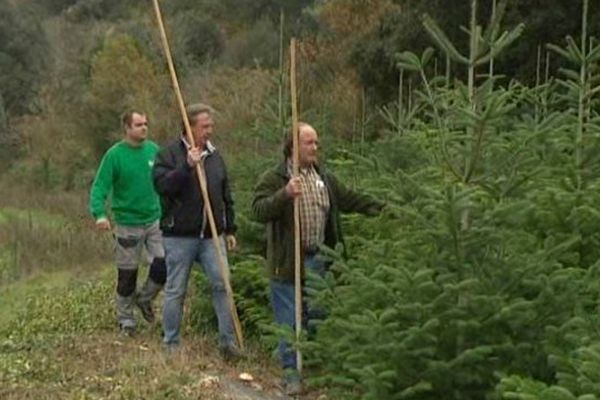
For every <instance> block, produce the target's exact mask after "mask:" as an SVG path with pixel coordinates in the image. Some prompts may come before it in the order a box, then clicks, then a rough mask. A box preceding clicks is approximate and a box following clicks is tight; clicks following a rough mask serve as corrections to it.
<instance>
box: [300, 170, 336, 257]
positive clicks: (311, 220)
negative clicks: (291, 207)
mask: <svg viewBox="0 0 600 400" xmlns="http://www.w3.org/2000/svg"><path fill="white" fill-rule="evenodd" d="M299 171H300V175H299V177H300V182H301V183H302V196H300V199H299V201H298V203H299V205H300V231H301V240H302V247H303V248H304V249H305V250H306V249H312V248H315V247H317V246H319V245H320V244H322V243H323V240H324V239H325V224H326V222H327V214H328V213H329V207H330V204H329V193H328V192H327V187H326V186H325V183H324V182H323V180H322V179H321V177H320V176H319V174H318V173H317V171H316V170H315V168H314V167H313V166H311V167H309V168H300V170H299Z"/></svg>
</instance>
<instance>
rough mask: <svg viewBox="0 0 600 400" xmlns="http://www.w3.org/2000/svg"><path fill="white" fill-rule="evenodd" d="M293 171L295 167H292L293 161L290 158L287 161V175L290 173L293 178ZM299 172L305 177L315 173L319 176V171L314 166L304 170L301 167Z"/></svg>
mask: <svg viewBox="0 0 600 400" xmlns="http://www.w3.org/2000/svg"><path fill="white" fill-rule="evenodd" d="M293 169H294V168H293V165H292V160H291V159H289V158H288V160H287V173H288V175H289V176H293V175H294V174H293ZM298 172H299V173H300V174H301V175H305V176H306V175H308V174H309V173H311V172H314V173H315V174H317V175H318V172H317V169H316V168H315V166H314V165H311V166H310V167H304V168H302V167H299V168H298Z"/></svg>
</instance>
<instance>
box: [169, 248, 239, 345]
mask: <svg viewBox="0 0 600 400" xmlns="http://www.w3.org/2000/svg"><path fill="white" fill-rule="evenodd" d="M219 242H220V245H221V254H223V255H224V256H226V254H227V252H226V249H225V240H224V239H223V237H222V236H221V237H220V238H219ZM163 243H164V247H165V261H166V264H167V282H166V284H165V304H164V308H163V330H164V338H163V342H164V343H165V344H166V345H178V344H179V343H180V341H181V337H180V333H179V331H180V327H181V318H182V315H183V302H184V299H185V293H186V291H187V285H188V280H189V277H190V271H191V269H192V265H193V264H194V261H196V262H198V263H199V264H200V265H202V267H203V268H204V273H205V274H206V276H207V277H208V280H209V282H210V286H211V289H212V302H213V307H214V309H215V313H216V314H217V320H218V321H219V345H220V346H221V347H227V346H233V345H235V336H234V330H233V318H232V315H231V312H230V309H229V300H228V298H227V292H226V291H225V282H224V280H223V277H222V276H221V270H220V267H219V261H218V258H217V257H218V255H217V252H216V249H215V246H214V245H213V239H212V238H204V239H201V238H191V237H190V238H188V237H165V238H164V239H163ZM225 264H226V266H227V268H229V266H228V265H227V257H225Z"/></svg>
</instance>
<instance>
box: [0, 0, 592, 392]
mask: <svg viewBox="0 0 600 400" xmlns="http://www.w3.org/2000/svg"><path fill="white" fill-rule="evenodd" d="M161 6H162V8H163V15H164V17H165V24H166V26H167V30H168V33H169V39H170V44H171V46H172V51H173V57H174V60H175V64H176V67H177V71H178V74H179V78H180V83H181V87H182V89H183V92H184V98H185V99H186V101H187V102H188V103H192V102H196V101H205V102H207V103H209V104H211V105H213V106H214V107H215V108H216V109H217V110H218V112H219V114H218V117H217V124H218V125H217V134H216V137H215V142H216V144H217V146H218V147H220V148H221V149H222V152H223V153H224V155H225V157H226V159H227V161H228V165H229V169H230V171H229V172H230V175H231V176H232V179H233V188H234V196H235V200H236V204H237V213H238V218H239V222H238V225H239V226H240V232H239V234H238V235H239V237H238V240H239V241H240V243H241V245H242V250H241V252H239V253H237V254H234V255H232V260H231V264H232V266H233V267H232V268H233V272H232V279H233V288H234V291H235V292H236V301H237V304H238V307H239V309H240V317H241V318H242V322H243V325H244V331H245V334H246V336H247V337H248V338H249V340H251V341H252V342H253V343H254V345H255V346H256V348H257V349H258V350H257V351H258V352H262V354H267V358H268V357H269V352H270V350H271V349H272V346H273V337H274V333H276V331H277V329H274V328H273V327H272V326H271V324H270V320H271V317H270V314H269V313H270V309H269V306H268V291H267V286H266V285H267V281H266V278H265V276H264V274H263V271H262V268H263V259H262V249H263V227H262V226H261V225H259V224H256V223H255V222H253V221H252V220H251V218H250V203H251V198H252V187H253V184H254V183H255V181H256V177H257V176H258V175H259V174H260V173H261V172H262V171H263V170H264V169H265V168H266V167H267V166H269V165H271V164H272V163H273V162H274V161H275V160H277V159H279V158H280V155H281V151H280V143H281V138H282V135H283V134H284V133H285V132H286V129H287V126H288V125H289V113H290V112H289V109H290V106H289V101H290V100H289V93H288V86H289V83H288V76H287V74H288V72H287V71H288V68H289V66H288V65H287V64H288V62H287V58H288V55H287V47H288V44H289V40H290V38H291V37H296V38H297V39H298V46H299V48H298V55H297V58H298V66H297V68H298V86H299V99H298V100H299V109H300V116H301V119H302V120H305V121H307V122H310V123H312V124H314V126H315V127H316V128H317V130H318V131H319V132H320V135H321V141H322V143H323V153H324V156H325V157H324V158H325V159H326V160H327V164H328V165H329V167H330V168H332V169H334V170H335V172H336V174H337V175H338V176H340V177H341V178H343V180H344V181H345V182H346V183H347V184H348V185H350V186H352V187H355V188H357V189H360V190H364V191H367V192H369V193H371V194H373V195H375V196H378V197H380V198H381V199H383V200H385V201H386V203H387V207H386V211H385V213H384V215H382V216H380V217H377V218H372V219H367V218H364V217H359V216H354V215H351V216H346V217H344V227H345V232H346V241H347V245H348V250H349V253H350V258H349V259H346V260H345V259H343V258H341V257H339V256H338V253H337V252H336V251H335V249H332V251H331V256H332V257H334V258H335V260H336V261H335V263H334V265H333V268H332V271H331V273H330V274H329V275H328V276H327V278H326V279H324V280H319V281H315V282H314V284H315V285H316V286H317V287H318V288H319V290H318V292H317V293H316V294H315V295H316V297H317V301H318V302H319V303H320V304H321V306H322V307H324V308H325V309H327V311H328V313H329V318H328V319H327V320H326V321H325V322H323V323H322V324H321V326H320V329H319V331H318V334H317V336H316V338H315V340H312V341H307V342H304V341H303V342H302V343H299V346H301V347H302V349H303V351H304V354H305V355H306V362H307V363H308V374H307V376H308V378H309V383H310V384H311V385H312V386H313V387H314V388H315V390H319V391H322V392H325V393H327V394H328V396H330V398H332V399H365V400H366V399H371V400H375V399H417V400H433V399H454V400H471V399H472V400H476V399H477V400H479V399H531V400H534V399H540V400H541V399H544V400H548V399H565V400H567V399H580V400H592V399H600V314H599V311H600V310H599V306H600V262H599V260H600V229H599V227H600V209H599V207H598V204H600V180H599V179H600V114H599V111H600V103H599V96H598V93H599V92H600V68H599V61H600V42H599V41H598V38H599V37H600V4H598V2H596V1H589V0H497V1H496V0H421V1H418V0H321V1H319V0H255V1H245V0H168V1H167V0H164V1H162V2H161ZM129 107H137V108H139V109H142V110H146V111H147V113H148V115H149V119H150V135H151V136H152V138H153V139H155V140H156V141H158V142H159V143H164V142H165V141H166V140H168V139H169V138H171V137H173V136H174V135H176V134H177V133H178V130H179V126H180V121H179V113H178V110H177V108H176V104H175V97H174V94H173V91H172V89H171V87H170V81H169V76H168V74H167V69H166V65H165V59H164V56H163V53H162V50H161V48H160V39H159V37H158V29H157V27H156V23H155V17H154V14H153V12H152V4H151V2H150V1H149V0H148V1H139V0H135V1H134V0H44V1H43V2H41V1H34V0H0V193H1V195H0V293H3V294H2V295H0V311H2V312H1V313H0V314H2V315H3V316H2V317H1V318H0V382H2V383H3V384H2V385H0V387H4V389H2V388H0V395H1V394H2V393H3V392H2V391H3V390H4V391H5V392H4V394H5V395H7V396H13V397H8V398H15V399H17V398H30V397H27V396H26V395H25V394H24V393H29V394H31V393H36V390H37V391H38V392H37V393H42V392H43V393H44V394H45V395H47V396H49V398H67V397H68V398H107V397H110V396H112V395H114V396H117V397H114V398H140V397H144V398H151V397H152V396H156V397H155V398H167V397H169V396H171V398H190V397H186V393H187V392H185V391H183V390H182V389H181V388H180V386H178V383H177V382H172V383H171V386H168V385H167V386H164V387H163V386H160V385H159V386H158V388H155V390H154V391H152V392H151V393H142V392H139V391H136V390H143V389H140V388H136V387H134V386H135V385H131V386H130V387H126V386H127V385H121V386H120V389H119V390H121V392H118V394H116V395H115V394H114V393H115V392H114V390H116V389H114V387H111V388H112V389H111V391H108V389H106V388H105V387H104V386H102V385H100V384H98V385H99V386H98V387H97V388H96V389H95V390H97V392H93V391H92V392H88V391H86V390H88V389H87V387H75V386H68V383H67V384H65V385H66V386H65V385H63V386H60V385H59V386H60V387H59V388H54V389H52V390H49V389H48V387H49V386H48V385H49V384H48V382H54V381H55V380H56V379H58V378H57V376H58V377H62V378H60V379H63V380H64V381H65V382H69V379H67V378H68V376H69V375H68V372H65V368H62V367H61V366H60V365H59V364H58V363H55V362H51V361H49V359H51V358H52V357H53V355H54V354H55V353H53V352H54V351H55V350H56V349H57V348H62V347H61V346H64V345H65V343H67V342H69V341H70V340H71V339H72V338H73V337H79V336H81V335H82V334H84V333H85V334H88V333H90V332H94V331H98V330H106V331H111V329H113V328H114V327H113V326H112V325H111V324H112V315H111V312H112V310H111V309H109V308H110V307H106V302H107V301H108V299H110V298H111V295H112V290H113V288H112V287H111V286H110V285H111V282H112V281H111V275H110V274H111V272H112V269H111V268H112V267H111V266H110V260H111V249H110V238H106V237H103V236H102V235H100V234H98V233H96V232H94V231H93V226H92V225H93V223H92V222H91V221H90V219H91V217H89V216H88V212H87V208H86V204H87V191H88V190H89V186H90V184H91V180H92V179H93V176H94V173H95V168H96V167H97V165H98V161H99V159H100V157H101V156H102V154H103V153H104V151H105V150H106V149H107V148H108V147H109V146H110V145H111V143H113V142H114V141H115V140H118V139H119V138H120V135H121V132H120V131H119V126H118V116H119V114H120V113H121V112H122V111H123V110H124V109H126V108H129ZM48 271H55V272H56V271H61V273H62V272H64V271H67V272H66V273H67V274H68V275H69V276H77V277H78V278H81V277H84V278H87V279H88V280H87V281H85V282H86V283H85V284H83V285H82V284H81V283H78V284H77V285H71V286H69V285H67V286H65V287H60V288H57V287H52V285H51V282H50V283H48V282H46V283H47V284H48V285H49V286H48V285H46V286H47V287H46V288H39V287H36V288H35V289H23V287H24V285H25V284H26V282H28V280H29V279H31V278H32V277H35V276H37V275H40V274H43V273H47V272H48ZM98 271H100V272H98ZM102 271H104V272H102ZM194 284H195V287H196V290H197V291H198V292H202V291H204V285H206V283H205V282H204V280H203V277H202V275H201V274H198V275H197V276H196V277H195V282H194ZM23 293H25V294H26V295H24V294H23ZM189 303H190V307H189V310H190V312H189V314H190V316H189V320H190V324H189V325H190V331H189V332H188V333H187V334H188V335H194V334H197V333H198V332H199V331H202V332H205V334H207V335H211V332H212V331H214V329H212V327H211V326H212V324H214V321H213V320H212V319H211V318H210V316H211V315H212V313H211V312H210V307H211V305H210V303H209V299H208V298H207V297H206V296H192V298H190V300H189ZM207 327H208V328H207ZM158 335H159V331H158V330H157V331H156V332H154V333H153V336H152V337H153V338H154V339H156V341H158ZM131 368H132V369H131V374H133V375H135V374H137V373H139V371H138V370H136V369H135V368H134V367H133V366H132V367H131ZM146 373H147V371H146ZM65 376H66V377H67V378H65ZM4 383H6V385H4ZM182 385H183V384H182ZM84 386H85V385H84ZM123 386H125V388H123ZM183 386H185V385H183ZM52 387H54V386H52ZM54 390H55V391H54ZM103 390H107V391H106V392H103ZM127 390H129V392H127ZM108 393H112V394H110V395H109V394H108ZM52 396H56V397H52ZM94 396H97V397H94ZM103 396H104V397H103ZM118 396H121V397H118ZM37 398H41V397H37ZM152 398H153V397H152Z"/></svg>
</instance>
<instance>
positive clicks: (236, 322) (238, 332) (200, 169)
mask: <svg viewBox="0 0 600 400" xmlns="http://www.w3.org/2000/svg"><path fill="white" fill-rule="evenodd" d="M153 2H154V11H155V13H156V20H157V22H158V27H159V29H160V37H161V40H162V44H163V49H164V51H165V56H166V58H167V64H168V66H169V72H170V74H171V81H172V83H173V89H175V95H176V97H177V103H178V104H179V111H180V112H181V118H182V119H183V125H184V126H185V133H186V136H187V140H188V143H189V144H190V146H191V147H196V144H195V141H194V135H192V128H191V126H190V121H189V120H188V117H187V112H186V110H185V103H184V101H183V96H182V95H181V89H180V88H179V82H178V80H177V74H176V73H175V66H174V65H173V57H172V56H171V50H170V48H169V41H168V40H167V33H166V31H165V26H164V24H163V19H162V14H161V12H160V6H159V4H158V0H153ZM196 175H197V176H198V183H199V185H200V191H201V192H202V199H203V200H204V206H205V209H206V214H207V216H208V223H209V225H210V231H211V233H212V239H213V245H214V246H215V249H216V252H217V259H218V260H219V267H220V270H221V276H222V277H223V281H224V282H225V291H226V293H227V300H228V303H229V309H230V311H231V317H232V319H233V327H234V330H235V336H236V338H237V341H238V345H239V347H240V349H241V350H243V349H244V337H243V335H242V326H241V324H240V319H239V317H238V313H237V309H236V307H235V301H234V299H233V291H232V290H231V283H230V281H229V269H228V268H227V265H226V263H225V257H224V256H223V252H222V249H221V242H220V241H219V237H218V235H217V227H216V225H215V218H214V215H213V212H212V207H211V205H210V198H209V197H208V191H207V189H206V175H205V174H204V165H203V164H202V163H199V164H196Z"/></svg>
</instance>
